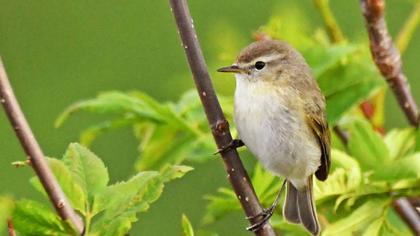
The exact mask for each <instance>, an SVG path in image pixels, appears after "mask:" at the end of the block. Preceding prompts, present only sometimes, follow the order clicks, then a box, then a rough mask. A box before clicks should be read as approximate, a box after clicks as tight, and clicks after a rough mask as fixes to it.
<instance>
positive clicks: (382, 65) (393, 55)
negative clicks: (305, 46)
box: [360, 0, 420, 235]
mask: <svg viewBox="0 0 420 236" xmlns="http://www.w3.org/2000/svg"><path fill="white" fill-rule="evenodd" d="M360 3H361V8H362V12H363V15H364V18H365V21H366V28H367V31H368V35H369V40H370V49H371V53H372V57H373V60H374V61H375V63H376V66H377V67H378V69H379V71H380V72H381V74H382V75H383V76H384V77H385V78H386V80H387V82H388V84H389V86H390V87H391V89H392V91H393V92H394V95H395V97H396V98H397V100H398V102H399V105H400V107H401V109H402V110H403V111H404V113H405V116H406V117H407V119H408V121H409V122H410V123H411V125H413V126H414V127H418V124H419V114H418V109H417V104H416V102H415V101H414V98H413V96H412V94H411V91H410V88H409V85H408V82H407V79H406V77H405V75H404V73H403V72H402V62H401V56H400V53H399V52H398V50H397V49H396V48H395V46H394V44H393V42H392V39H391V36H390V35H389V33H388V28H387V25H386V21H385V18H384V11H385V2H384V1H383V0H361V1H360ZM393 205H394V209H395V210H396V211H397V212H398V214H399V215H400V216H401V218H402V219H404V220H405V222H406V223H407V224H408V225H409V226H410V229H411V230H412V231H413V232H414V233H415V234H416V235H420V215H419V214H417V212H416V210H415V208H414V207H413V206H412V205H411V204H410V202H409V201H408V200H407V199H406V198H400V199H397V200H395V201H394V203H393Z"/></svg>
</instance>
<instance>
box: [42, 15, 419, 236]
mask: <svg viewBox="0 0 420 236" xmlns="http://www.w3.org/2000/svg"><path fill="white" fill-rule="evenodd" d="M309 26H310V23H309V22H308V21H307V20H306V19H305V16H303V15H301V12H300V11H299V10H297V9H288V11H287V12H286V13H285V14H282V16H281V17H280V16H276V17H272V19H270V20H269V22H268V23H267V24H266V25H265V26H262V27H261V28H260V29H259V30H258V32H257V35H264V36H269V37H271V38H274V39H283V40H286V41H288V42H290V43H291V44H292V45H293V46H294V47H296V48H297V49H298V50H299V51H300V52H301V53H302V54H303V56H304V57H305V59H306V60H307V62H308V64H309V65H310V66H311V68H312V71H313V74H314V77H315V78H316V79H317V82H318V84H319V86H320V88H321V90H322V91H323V94H324V95H325V97H326V102H327V118H328V121H329V124H330V126H331V127H333V126H335V125H340V127H341V128H344V129H345V131H346V132H347V134H348V135H349V142H348V145H347V146H344V145H343V143H341V142H340V141H339V140H338V138H337V136H335V135H333V148H332V152H331V153H332V168H331V172H330V175H329V178H328V180H327V181H326V182H317V181H316V182H315V184H314V191H315V197H316V203H317V209H318V212H319V214H320V215H322V216H321V217H320V218H321V219H322V220H321V222H322V224H323V227H322V228H323V235H338V234H342V235H408V234H410V232H409V230H408V229H407V226H405V224H403V223H402V221H401V220H400V219H399V218H398V217H397V216H396V214H395V212H394V210H393V209H392V201H393V200H395V199H396V198H398V197H399V196H416V195H419V194H420V174H419V173H420V131H419V130H414V129H394V130H390V131H388V132H387V133H386V135H385V136H382V134H380V133H378V132H377V130H380V129H378V128H383V127H382V125H383V120H384V118H383V117H384V114H383V106H384V105H383V103H384V96H385V93H386V86H385V82H384V80H383V79H382V78H381V76H380V75H379V73H378V71H377V69H376V67H375V65H374V64H373V62H372V60H371V56H370V53H369V49H368V42H367V41H366V40H364V41H360V42H352V41H348V40H343V42H340V43H339V44H335V43H332V42H330V40H329V39H328V37H327V34H326V32H325V31H324V30H320V29H316V30H312V29H311V28H310V27H309ZM223 27H225V28H226V26H223ZM226 31H229V32H230V34H232V32H235V31H234V30H229V29H226ZM232 37H233V38H234V36H232V35H229V37H227V38H229V39H230V41H229V42H227V43H223V42H222V43H220V42H218V43H219V44H220V45H229V47H228V48H229V49H232V48H236V46H237V45H232V40H231V39H232ZM236 53H237V52H235V51H234V50H223V52H222V53H221V55H220V57H219V58H222V59H223V60H228V59H229V60H232V59H233V58H234V57H235V55H234V54H236ZM219 99H220V100H221V104H222V107H224V112H226V113H225V114H226V115H227V117H228V119H231V118H232V114H231V112H232V110H233V107H232V100H231V99H226V98H225V97H219ZM366 100H371V101H372V104H373V105H374V110H375V114H373V116H372V117H370V118H369V119H364V118H361V117H363V115H361V112H360V109H359V110H358V109H357V107H358V105H359V104H360V103H361V102H362V101H366ZM80 111H87V112H89V113H92V114H97V115H106V117H107V118H106V120H105V121H104V122H102V123H99V124H93V125H92V126H90V127H88V128H87V129H86V130H85V131H84V132H83V133H82V134H81V141H82V143H84V144H86V145H88V144H90V143H91V142H92V141H93V140H95V139H96V138H97V137H98V136H99V135H101V134H102V133H104V132H108V131H110V130H114V129H118V128H123V127H130V128H132V129H133V131H134V135H135V137H136V138H137V139H138V141H139V152H140V157H139V159H138V161H137V163H136V169H137V170H138V171H142V172H139V174H138V175H136V176H134V177H133V178H132V179H130V180H128V181H126V182H121V183H117V184H114V185H111V186H107V182H108V176H107V175H106V173H107V171H106V169H105V167H104V166H103V165H102V166H101V165H100V164H99V163H91V162H89V161H88V160H86V161H82V160H81V158H80V157H78V156H77V155H79V156H83V155H90V154H89V153H88V152H89V151H87V152H74V153H73V154H69V155H76V157H74V158H75V159H74V160H73V159H72V160H71V161H72V163H75V165H76V167H77V168H70V167H68V163H67V164H66V162H63V163H61V162H60V161H57V160H54V161H53V160H50V163H51V164H50V165H52V166H55V169H57V170H59V171H60V172H61V173H62V176H61V177H60V178H59V179H60V183H61V184H62V185H63V186H66V189H65V191H66V193H67V194H68V195H69V199H70V200H71V202H72V204H73V205H74V207H75V208H76V209H77V210H78V211H79V212H80V213H81V214H82V215H83V216H84V217H85V219H86V220H87V221H88V222H90V220H91V219H94V221H93V223H92V224H91V233H92V235H119V234H122V233H123V232H127V231H128V229H129V228H130V227H131V224H132V223H133V222H134V221H136V220H137V218H136V212H142V211H145V210H147V208H148V206H149V204H150V203H151V202H153V201H155V200H156V199H157V198H158V197H159V195H160V194H161V191H162V188H163V183H164V182H165V181H168V180H171V179H173V178H175V177H179V176H182V175H183V174H184V173H185V172H187V171H189V168H188V167H180V166H176V167H174V166H173V167H168V166H167V164H172V165H177V164H181V163H183V162H184V161H186V160H193V161H205V160H207V159H208V157H210V156H211V155H210V154H211V153H212V152H214V150H215V145H214V142H213V140H212V137H211V134H210V132H209V128H208V124H207V121H206V119H205V116H204V112H203V109H202V107H201V105H200V101H199V99H198V96H197V94H196V92H195V91H188V92H186V93H185V94H184V95H183V96H182V97H181V98H180V100H179V101H178V102H176V103H171V102H168V103H160V102H158V101H156V100H154V99H153V98H151V97H149V96H147V95H146V94H143V93H140V92H128V93H123V92H107V93H102V94H100V95H98V96H97V97H96V98H93V99H89V100H85V101H82V102H78V103H75V104H73V105H72V106H70V107H69V108H68V109H67V110H65V111H64V112H63V114H62V115H61V116H60V117H59V118H58V119H57V122H56V125H57V126H60V125H61V124H62V123H63V122H65V121H66V120H67V119H68V117H69V116H70V115H72V114H73V113H76V112H80ZM89 166H95V167H92V168H95V169H96V171H95V172H94V173H92V176H85V175H83V174H75V172H81V173H83V171H84V170H85V168H87V167H89ZM66 168H67V169H66ZM149 169H155V170H160V172H156V171H143V170H149ZM94 176H102V178H103V182H101V183H96V182H92V181H91V180H92V179H95V178H96V177H94ZM73 178H75V179H77V181H75V182H73V181H70V180H71V179H73ZM251 179H252V183H253V185H254V187H255V191H256V193H257V195H258V196H259V199H260V200H261V202H262V204H263V205H264V206H266V207H268V206H270V205H271V203H272V202H273V200H274V198H275V196H276V194H277V192H278V190H279V189H280V186H281V183H282V181H281V180H279V179H278V178H277V177H275V176H273V175H271V174H270V173H268V172H267V171H265V170H263V169H262V167H261V166H260V165H259V164H257V165H256V166H255V168H254V170H253V172H252V178H251ZM38 186H39V184H38ZM70 190H71V191H70ZM122 192H124V193H125V194H124V195H121V193H122ZM206 199H207V200H208V201H209V204H208V206H207V212H206V214H205V216H204V219H203V222H204V223H206V224H210V223H214V222H215V221H218V220H220V219H221V218H222V217H224V216H225V215H227V214H228V213H230V212H233V211H239V210H240V209H241V208H240V205H239V202H238V200H237V197H236V195H235V194H234V192H233V191H232V190H231V189H230V188H225V187H221V188H219V189H218V191H217V193H216V194H212V195H207V196H206ZM94 215H97V216H96V217H95V218H92V217H93V216H94ZM271 221H272V224H273V226H274V227H275V228H277V229H278V230H280V231H282V234H283V235H307V232H306V231H304V230H303V229H302V228H301V227H300V226H297V225H292V224H289V223H287V222H286V221H284V220H283V218H282V217H281V206H280V207H279V209H277V211H276V213H275V215H274V216H273V218H272V219H271ZM182 228H183V231H184V235H194V231H193V229H192V226H191V224H190V222H189V220H188V218H187V217H186V216H185V215H184V216H183V217H182Z"/></svg>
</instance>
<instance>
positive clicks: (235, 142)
mask: <svg viewBox="0 0 420 236" xmlns="http://www.w3.org/2000/svg"><path fill="white" fill-rule="evenodd" d="M244 145H245V143H244V142H242V140H240V139H233V140H232V142H230V143H229V144H228V145H227V146H225V147H222V148H220V149H219V150H217V152H215V153H213V154H214V155H216V154H219V153H222V152H226V151H229V150H231V149H234V148H239V147H242V146H244Z"/></svg>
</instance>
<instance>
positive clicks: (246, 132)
mask: <svg viewBox="0 0 420 236" xmlns="http://www.w3.org/2000/svg"><path fill="white" fill-rule="evenodd" d="M235 123H236V126H237V129H238V133H239V136H240V138H241V139H242V141H243V142H244V143H245V144H246V146H247V147H248V148H249V150H250V151H251V152H252V153H253V154H254V155H255V156H256V157H257V159H258V160H259V161H260V163H261V164H262V165H263V166H264V167H265V168H266V169H268V170H270V171H271V172H273V173H274V174H276V175H279V176H285V177H287V178H297V179H300V178H301V179H306V177H307V176H309V175H310V174H313V173H314V172H315V171H316V169H317V168H318V166H319V162H320V150H319V147H318V146H317V144H316V140H314V138H313V136H312V135H311V134H310V133H309V132H308V126H307V124H306V123H305V120H304V119H302V118H300V116H299V114H298V111H296V110H291V109H289V108H288V107H287V106H286V105H285V104H284V103H282V101H281V99H273V97H272V96H270V94H258V96H248V97H247V98H245V99H244V97H243V96H241V98H238V97H237V96H236V98H235Z"/></svg>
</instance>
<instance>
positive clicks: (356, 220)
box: [322, 198, 390, 236]
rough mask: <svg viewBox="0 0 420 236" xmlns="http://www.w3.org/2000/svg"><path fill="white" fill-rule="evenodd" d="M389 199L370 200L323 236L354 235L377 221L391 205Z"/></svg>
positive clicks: (327, 228) (333, 225) (327, 229)
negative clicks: (353, 233) (373, 221)
mask: <svg viewBox="0 0 420 236" xmlns="http://www.w3.org/2000/svg"><path fill="white" fill-rule="evenodd" d="M389 201H390V200H388V199H378V198H376V199H370V200H368V201H367V202H365V203H364V204H363V205H361V206H360V207H359V208H357V209H356V210H354V211H353V212H351V214H350V215H348V216H347V217H345V218H343V219H340V220H338V221H336V222H334V223H332V224H330V225H328V226H327V227H326V228H325V230H324V232H323V234H322V235H323V236H328V235H341V234H343V233H352V232H356V231H358V230H360V229H361V227H363V226H364V225H366V224H368V223H369V222H371V221H372V220H374V219H377V217H379V216H380V215H381V213H382V212H383V211H384V210H385V207H387V206H388V204H389Z"/></svg>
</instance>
